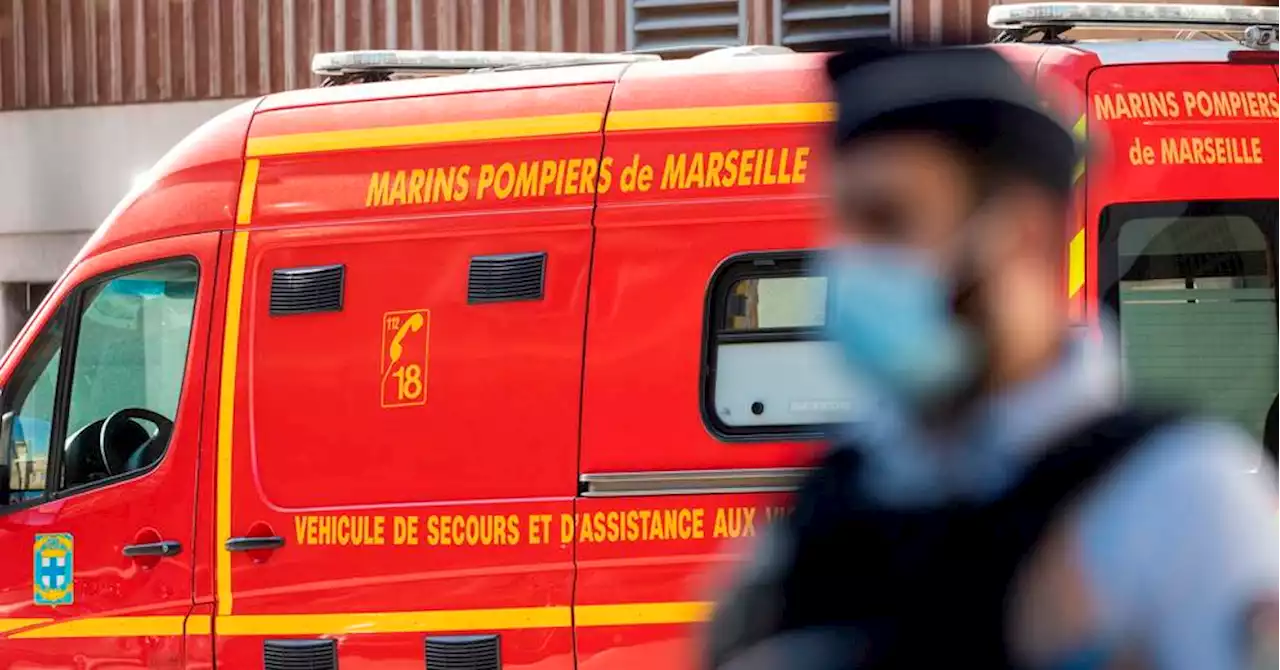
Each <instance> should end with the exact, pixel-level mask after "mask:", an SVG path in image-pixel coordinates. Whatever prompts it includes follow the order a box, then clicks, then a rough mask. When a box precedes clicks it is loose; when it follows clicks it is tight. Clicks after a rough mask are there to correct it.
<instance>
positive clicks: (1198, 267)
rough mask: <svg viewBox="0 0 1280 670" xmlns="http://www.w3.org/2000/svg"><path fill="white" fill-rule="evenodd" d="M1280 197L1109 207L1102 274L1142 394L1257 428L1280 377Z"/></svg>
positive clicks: (1132, 379)
mask: <svg viewBox="0 0 1280 670" xmlns="http://www.w3.org/2000/svg"><path fill="white" fill-rule="evenodd" d="M1276 224H1277V221H1276V203H1275V201H1274V200H1272V201H1233V202H1206V201H1202V202H1194V203H1143V204H1134V205H1113V206H1111V207H1109V208H1107V210H1106V211H1105V212H1104V214H1103V223H1102V232H1103V238H1102V239H1103V248H1102V249H1100V250H1099V257H1098V258H1099V275H1100V279H1101V283H1102V287H1103V289H1104V291H1106V293H1105V295H1106V298H1107V302H1108V303H1109V304H1110V306H1111V307H1112V308H1113V309H1115V311H1116V315H1117V317H1118V319H1119V324H1120V343H1121V351H1122V352H1123V357H1124V361H1125V366H1126V372H1127V377H1126V381H1127V386H1128V388H1129V390H1130V391H1131V392H1132V393H1134V394H1135V395H1136V396H1138V397H1139V398H1145V399H1147V400H1152V401H1156V402H1159V403H1161V404H1172V405H1181V406H1190V408H1192V409H1194V410H1197V411H1201V412H1205V413H1208V414H1210V415H1215V416H1218V417H1221V418H1227V419H1231V420H1234V421H1237V422H1238V423H1240V424H1241V425H1242V426H1244V427H1245V428H1247V429H1248V430H1249V431H1250V432H1251V433H1253V434H1254V435H1255V436H1257V437H1261V436H1262V434H1263V431H1264V427H1265V425H1266V424H1265V422H1266V417H1267V414H1268V412H1269V410H1270V408H1271V406H1272V404H1273V403H1274V402H1275V398H1276V388H1277V378H1276V377H1277V343H1278V342H1280V333H1278V331H1277V325H1276V257H1275V249H1276Z"/></svg>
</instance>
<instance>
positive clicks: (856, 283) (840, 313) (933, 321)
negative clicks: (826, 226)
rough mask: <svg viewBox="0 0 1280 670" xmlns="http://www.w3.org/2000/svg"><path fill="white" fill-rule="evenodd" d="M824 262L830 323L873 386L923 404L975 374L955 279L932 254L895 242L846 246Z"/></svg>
mask: <svg viewBox="0 0 1280 670" xmlns="http://www.w3.org/2000/svg"><path fill="white" fill-rule="evenodd" d="M824 264H825V265H826V268H825V270H826V276H827V277H828V280H827V281H828V282H829V287H830V291H831V303H830V307H829V311H828V314H827V331H828V333H829V335H830V337H831V338H832V339H833V340H834V341H835V342H836V343H838V344H839V346H840V348H841V350H842V351H843V353H844V356H845V359H846V360H847V361H848V363H849V365H850V367H851V368H852V369H853V371H854V373H855V376H856V377H857V378H858V380H859V381H860V382H862V383H863V384H867V385H869V386H870V387H871V388H870V390H872V391H873V392H875V393H878V394H879V395H880V396H881V397H883V398H884V399H885V400H888V401H890V402H894V403H897V404H899V405H900V406H902V407H904V408H907V409H911V410H919V409H924V408H927V407H930V406H931V405H934V404H936V403H938V402H940V401H944V400H946V399H948V398H950V397H953V396H954V394H956V393H958V392H962V391H963V389H964V388H965V387H967V386H968V385H969V384H970V383H971V382H972V379H973V375H974V373H975V370H976V368H977V364H976V362H975V360H974V359H975V353H976V352H975V345H974V338H973V335H972V334H971V333H970V331H969V330H968V329H967V328H966V327H965V326H964V325H963V324H962V323H960V322H959V321H958V320H957V319H956V318H955V316H954V315H953V314H952V311H951V299H952V291H953V287H952V286H951V285H950V283H949V282H947V281H946V280H945V279H944V278H943V276H942V275H941V274H940V273H939V272H938V270H937V269H935V263H933V262H931V260H930V259H929V258H928V257H927V256H925V255H924V254H922V253H920V252H918V251H913V250H911V249H909V248H907V247H899V246H892V245H857V246H842V247H839V248H836V249H834V250H832V251H831V252H830V253H829V254H827V255H825V256H824Z"/></svg>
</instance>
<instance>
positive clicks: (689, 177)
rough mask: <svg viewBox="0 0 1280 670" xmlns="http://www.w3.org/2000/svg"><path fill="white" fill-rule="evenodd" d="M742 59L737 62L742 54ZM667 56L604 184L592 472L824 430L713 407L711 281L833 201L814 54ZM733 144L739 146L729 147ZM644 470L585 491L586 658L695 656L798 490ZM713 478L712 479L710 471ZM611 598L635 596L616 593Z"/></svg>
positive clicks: (653, 661)
mask: <svg viewBox="0 0 1280 670" xmlns="http://www.w3.org/2000/svg"><path fill="white" fill-rule="evenodd" d="M734 60H736V62H731V61H734ZM731 61H721V62H711V63H707V62H704V61H688V62H682V63H668V64H664V66H663V67H664V68H666V70H668V71H670V70H675V71H677V74H676V75H674V76H668V77H665V78H662V79H659V80H655V79H654V78H652V77H651V76H650V75H649V72H650V70H649V69H648V66H645V65H637V66H634V67H632V68H631V69H630V70H628V71H627V73H626V74H625V75H624V77H623V79H622V81H621V82H620V83H619V86H618V89H617V91H616V92H615V94H614V98H613V104H612V106H611V108H610V115H609V119H608V121H607V127H608V130H607V133H606V140H605V156H606V157H607V158H610V157H611V158H613V160H614V161H615V164H617V165H621V166H623V172H622V173H621V174H620V175H618V180H619V181H618V186H617V188H615V189H613V190H610V191H609V192H607V193H602V194H601V195H600V203H599V208H598V210H597V212H596V246H595V258H594V266H593V271H592V286H591V306H590V310H589V316H588V319H589V323H588V328H587V354H586V374H585V384H584V399H583V426H582V466H581V467H582V472H583V477H584V480H590V479H591V478H592V477H593V476H598V475H602V474H612V475H618V474H622V475H633V476H638V478H645V477H653V478H654V479H653V480H650V481H655V480H661V479H663V478H664V477H670V475H671V473H672V472H674V471H682V472H688V471H695V472H701V473H710V472H719V473H721V474H726V475H728V479H734V478H737V480H738V481H739V482H741V481H743V478H744V477H746V476H749V475H750V473H751V472H753V471H754V470H757V469H761V468H780V467H787V466H800V465H803V464H805V463H806V462H807V460H808V457H809V454H810V453H811V447H812V446H813V444H812V443H799V442H794V441H780V440H778V439H776V438H775V439H773V440H758V441H755V442H746V443H729V442H726V441H722V440H721V439H718V438H717V437H715V436H713V435H712V433H711V432H710V431H709V429H708V425H707V423H706V420H705V419H704V416H703V414H702V409H701V408H702V407H703V400H704V398H703V388H702V385H701V373H700V368H701V366H702V364H703V354H704V341H705V335H706V329H707V328H708V327H709V325H708V323H707V312H708V289H709V283H710V281H711V279H712V277H713V275H715V273H716V271H717V269H718V268H720V267H721V266H722V264H724V263H725V262H726V260H727V259H730V258H732V257H734V256H736V255H739V254H742V253H748V252H758V251H773V250H788V249H792V250H796V249H810V248H813V247H814V246H816V244H817V238H816V231H817V227H816V226H815V222H816V221H817V220H818V219H819V217H821V216H823V215H824V214H825V203H824V202H823V201H822V200H821V199H820V198H819V197H818V189H819V188H821V184H822V162H823V156H822V148H823V142H824V140H825V136H824V135H823V134H822V132H821V131H822V129H823V128H824V126H823V125H822V123H821V122H822V121H824V120H825V119H826V115H827V114H829V107H828V106H827V105H826V101H825V98H824V95H825V90H824V87H823V85H822V82H821V79H820V76H819V73H820V70H819V69H818V68H819V67H820V63H821V61H820V60H819V59H817V58H814V57H810V56H796V57H777V58H760V59H752V58H744V59H731ZM731 153H732V156H730V154H731ZM645 487H646V484H639V483H637V484H635V485H634V486H633V487H632V488H630V489H627V488H626V487H624V488H623V489H621V490H618V491H615V492H613V494H611V495H609V496H607V497H595V494H593V493H592V491H591V490H590V489H588V491H587V494H586V495H587V497H585V498H583V499H581V500H580V501H579V503H578V512H579V517H578V527H577V533H576V534H577V538H576V539H577V543H578V548H577V552H578V553H577V556H578V582H577V590H576V599H575V603H576V608H575V617H576V618H575V623H576V627H577V652H578V658H579V663H580V664H581V666H580V667H582V668H587V669H591V670H599V669H627V670H631V669H634V668H648V667H655V668H656V667H662V668H677V669H678V668H691V667H694V664H695V663H696V662H697V660H698V659H699V658H700V655H699V650H698V648H697V638H696V636H695V633H694V631H695V629H694V628H693V627H692V626H693V625H694V624H696V623H697V622H699V621H701V620H702V619H704V618H705V616H706V614H707V611H708V610H707V607H708V601H709V600H710V599H711V598H712V596H713V592H712V588H713V585H714V583H715V581H716V579H717V578H718V577H719V575H720V573H721V568H723V567H724V566H725V565H726V564H727V563H728V562H732V561H733V560H734V557H733V556H732V555H731V553H726V552H725V551H723V550H725V549H731V548H733V547H734V546H736V545H735V544H734V543H736V542H742V541H746V540H749V538H751V537H752V536H754V535H755V533H756V532H757V531H759V529H760V528H762V527H763V526H764V524H765V523H766V521H767V520H768V518H770V517H771V516H772V515H774V514H777V513H778V512H779V511H780V510H781V508H782V507H781V506H782V504H783V503H784V502H785V501H784V499H783V497H782V496H781V495H779V494H766V493H751V492H748V490H747V489H746V488H742V489H740V490H736V491H735V490H734V489H733V487H734V485H733V484H732V483H730V484H729V485H727V488H725V489H722V490H721V492H718V493H716V492H705V493H698V492H696V491H695V488H694V487H686V488H681V487H680V486H679V485H677V486H676V487H675V490H673V491H669V495H646V491H644V488H645ZM714 488H715V487H712V489H714ZM614 603H627V605H626V606H625V607H622V608H618V607H613V606H612V605H613V604H614Z"/></svg>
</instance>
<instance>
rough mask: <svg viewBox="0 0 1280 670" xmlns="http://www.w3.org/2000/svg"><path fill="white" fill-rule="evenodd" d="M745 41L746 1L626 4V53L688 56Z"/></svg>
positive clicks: (663, 0)
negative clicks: (632, 51)
mask: <svg viewBox="0 0 1280 670" xmlns="http://www.w3.org/2000/svg"><path fill="white" fill-rule="evenodd" d="M746 37H747V12H746V0H627V49H629V50H636V51H649V52H655V53H662V54H664V55H667V54H670V55H676V56H679V55H689V54H693V53H697V52H700V51H706V50H707V49H708V48H709V47H717V46H737V45H741V44H746Z"/></svg>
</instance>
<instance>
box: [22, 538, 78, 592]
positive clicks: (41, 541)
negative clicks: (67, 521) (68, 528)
mask: <svg viewBox="0 0 1280 670" xmlns="http://www.w3.org/2000/svg"><path fill="white" fill-rule="evenodd" d="M31 553H32V554H33V555H34V567H33V569H32V600H33V602H34V603H35V604H36V605H70V604H71V603H72V602H74V601H75V561H74V560H73V559H74V556H75V540H74V539H73V538H72V537H71V533H51V534H47V535H36V538H35V544H34V546H33V547H32V552H31Z"/></svg>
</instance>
